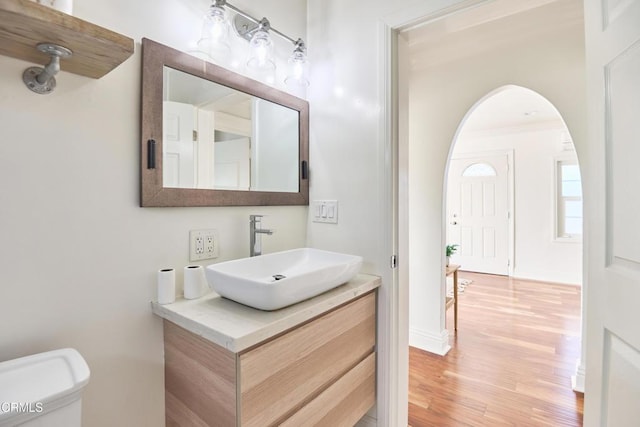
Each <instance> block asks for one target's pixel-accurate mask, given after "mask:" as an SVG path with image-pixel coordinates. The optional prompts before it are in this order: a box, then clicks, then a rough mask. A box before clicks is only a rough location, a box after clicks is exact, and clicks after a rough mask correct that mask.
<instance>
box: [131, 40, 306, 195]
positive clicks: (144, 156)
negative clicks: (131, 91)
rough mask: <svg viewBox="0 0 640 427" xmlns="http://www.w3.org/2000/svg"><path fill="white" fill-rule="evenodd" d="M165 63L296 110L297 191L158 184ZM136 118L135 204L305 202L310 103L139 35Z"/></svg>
mask: <svg viewBox="0 0 640 427" xmlns="http://www.w3.org/2000/svg"><path fill="white" fill-rule="evenodd" d="M165 65H166V66H168V67H171V68H174V69H176V70H179V71H183V72H185V73H188V74H191V75H193V76H196V77H200V78H202V79H205V80H210V81H212V82H215V83H218V84H221V85H224V86H228V87H231V88H233V89H236V90H239V91H241V92H245V93H247V94H249V95H253V96H256V97H258V98H262V99H265V100H268V101H271V102H274V103H276V104H280V105H283V106H285V107H288V108H291V109H293V110H296V111H297V112H298V113H299V120H298V124H299V126H298V127H299V148H298V149H299V151H298V152H299V161H298V181H299V186H298V192H297V193H293V192H271V191H251V190H249V191H239V190H209V189H200V188H168V187H167V188H165V187H163V183H162V117H163V115H162V114H163V111H162V110H163V109H162V103H163V69H164V66H165ZM141 117H142V129H141V133H142V137H141V145H140V147H141V156H140V206H143V207H146V206H149V207H152V206H156V207H159V206H167V207H168V206H270V205H274V206H282V205H309V179H308V165H309V103H308V102H307V101H305V100H303V99H300V98H297V97H295V96H293V95H290V94H288V93H285V92H283V91H280V90H278V89H275V88H273V87H271V86H267V85H266V84H263V83H260V82H258V81H255V80H252V79H250V78H248V77H245V76H242V75H240V74H237V73H235V72H233V71H230V70H227V69H225V68H222V67H219V66H217V65H215V64H212V63H210V62H207V61H204V60H202V59H199V58H196V57H195V56H192V55H189V54H187V53H184V52H181V51H179V50H175V49H173V48H170V47H168V46H164V45H162V44H160V43H157V42H154V41H153V40H149V39H146V38H143V39H142V111H141Z"/></svg>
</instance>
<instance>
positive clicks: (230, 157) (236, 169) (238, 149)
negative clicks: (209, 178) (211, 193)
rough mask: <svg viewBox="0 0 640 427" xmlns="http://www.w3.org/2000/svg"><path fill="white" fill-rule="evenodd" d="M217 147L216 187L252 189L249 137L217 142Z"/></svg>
mask: <svg viewBox="0 0 640 427" xmlns="http://www.w3.org/2000/svg"><path fill="white" fill-rule="evenodd" d="M215 147H216V148H215V152H216V154H215V159H216V163H215V183H216V188H217V189H224V190H250V186H251V144H250V142H249V138H238V139H233V140H230V141H220V142H216V144H215Z"/></svg>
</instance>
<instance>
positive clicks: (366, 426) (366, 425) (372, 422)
mask: <svg viewBox="0 0 640 427" xmlns="http://www.w3.org/2000/svg"><path fill="white" fill-rule="evenodd" d="M377 426H378V420H376V419H375V418H374V417H372V416H371V415H368V414H367V415H365V416H364V417H362V418H361V419H360V421H358V422H357V423H356V425H355V427H377Z"/></svg>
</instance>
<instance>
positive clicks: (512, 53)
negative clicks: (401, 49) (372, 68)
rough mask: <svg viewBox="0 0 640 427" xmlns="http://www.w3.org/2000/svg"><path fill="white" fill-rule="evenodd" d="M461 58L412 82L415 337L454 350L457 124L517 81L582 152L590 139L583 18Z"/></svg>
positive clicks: (418, 75) (422, 343)
mask: <svg viewBox="0 0 640 427" xmlns="http://www.w3.org/2000/svg"><path fill="white" fill-rule="evenodd" d="M467 54H468V55H467V56H466V57H463V58H461V59H459V60H456V61H455V62H448V63H444V64H440V65H436V66H433V67H431V68H423V69H419V70H415V69H414V70H412V72H411V77H410V88H409V94H410V95H409V98H410V99H409V123H410V125H409V140H410V142H409V159H410V160H409V210H410V218H409V229H410V238H411V242H410V331H411V335H410V342H412V343H413V344H415V345H419V346H420V347H422V348H425V349H427V350H429V351H434V352H439V353H442V352H445V351H446V350H447V348H446V346H447V343H446V342H445V340H446V339H447V333H446V330H445V312H444V306H443V305H444V282H445V281H444V277H443V268H442V266H443V265H444V250H443V248H444V245H445V240H444V237H445V236H444V234H445V230H444V228H443V224H444V221H445V219H444V214H443V212H444V211H443V194H444V191H445V188H444V177H445V176H446V165H447V160H448V158H449V154H450V150H451V144H452V142H453V141H454V138H455V136H456V132H457V130H458V127H459V126H460V124H461V122H462V120H463V118H464V117H465V115H466V114H467V112H468V111H469V110H470V109H471V107H472V106H473V105H474V104H475V103H476V102H477V101H479V100H480V99H482V98H483V97H484V96H485V95H486V94H488V93H490V92H492V91H493V90H495V89H497V88H499V87H502V86H505V85H508V84H515V85H519V86H523V87H525V88H528V89H531V90H534V91H536V92H538V93H539V94H541V95H542V96H544V97H545V98H547V99H548V100H549V101H550V102H551V103H552V104H553V105H554V106H555V107H556V108H557V109H558V111H559V113H560V114H561V116H562V117H563V119H564V120H565V122H566V124H567V127H568V129H569V131H570V133H571V135H572V137H573V141H574V144H575V145H576V150H577V152H578V156H580V153H581V151H582V150H583V146H584V143H585V134H586V124H585V78H584V36H583V28H582V25H567V26H564V27H562V28H557V29H553V31H552V30H551V29H550V30H549V32H548V33H546V34H543V35H539V36H537V37H536V38H532V39H530V40H527V41H526V43H523V44H522V45H518V46H513V45H509V44H507V45H503V46H501V47H500V48H496V49H493V50H490V49H489V50H483V52H482V54H481V55H478V54H476V53H474V51H473V50H470V51H468V52H467Z"/></svg>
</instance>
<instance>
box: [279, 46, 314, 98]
mask: <svg viewBox="0 0 640 427" xmlns="http://www.w3.org/2000/svg"><path fill="white" fill-rule="evenodd" d="M288 65H289V69H288V71H287V77H286V78H285V79H284V82H285V84H287V85H293V86H302V87H306V86H309V77H308V74H309V71H308V70H309V61H308V60H307V54H306V53H305V49H304V44H303V43H302V42H301V41H299V42H298V43H297V44H296V48H295V49H294V51H293V54H292V55H291V57H289V61H288Z"/></svg>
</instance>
